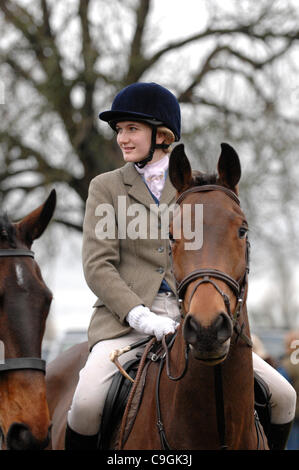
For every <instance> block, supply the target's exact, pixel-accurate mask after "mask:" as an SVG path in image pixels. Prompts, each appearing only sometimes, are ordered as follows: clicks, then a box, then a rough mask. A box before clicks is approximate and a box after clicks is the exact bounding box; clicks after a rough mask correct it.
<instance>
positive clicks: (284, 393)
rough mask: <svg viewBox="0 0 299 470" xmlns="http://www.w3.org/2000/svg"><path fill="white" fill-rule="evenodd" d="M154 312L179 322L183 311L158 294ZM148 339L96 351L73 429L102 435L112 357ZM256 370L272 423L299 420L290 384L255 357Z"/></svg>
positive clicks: (104, 344)
mask: <svg viewBox="0 0 299 470" xmlns="http://www.w3.org/2000/svg"><path fill="white" fill-rule="evenodd" d="M151 310H152V311H153V312H154V313H156V314H158V315H164V316H170V317H171V318H173V319H175V320H177V321H178V320H179V315H180V312H179V309H178V305H177V300H176V297H175V296H174V295H173V294H164V293H163V294H158V295H157V297H156V298H155V300H154V303H153V305H152V308H151ZM146 336H147V335H143V334H141V333H138V332H135V331H132V332H130V333H129V334H127V335H125V336H121V337H120V338H114V339H111V340H106V341H100V342H99V343H97V344H95V346H94V347H93V348H92V350H91V352H90V354H89V356H88V359H87V362H86V364H85V366H84V368H83V369H82V370H81V371H80V377H79V383H78V385H77V388H76V391H75V394H74V397H73V402H72V405H71V408H70V410H69V412H68V423H69V425H70V427H71V428H72V429H73V430H74V431H76V432H78V433H79V434H84V435H94V434H97V432H98V431H99V427H100V423H101V418H102V412H103V408H104V404H105V399H106V395H107V393H108V390H109V387H110V385H111V382H112V378H113V376H114V374H115V373H116V372H117V371H118V369H117V368H116V366H115V365H114V364H113V363H112V362H111V361H110V359H109V354H110V353H111V351H112V350H114V349H120V348H123V347H125V346H127V345H128V344H131V343H134V342H136V341H138V340H140V339H142V338H145V337H146ZM143 348H144V346H141V347H140V348H136V349H134V350H132V351H129V352H127V353H125V354H123V355H122V356H120V357H119V362H120V364H122V365H123V364H124V363H126V362H127V361H129V360H131V359H134V358H135V356H136V353H137V352H139V351H142V350H143ZM252 359H253V368H254V370H255V371H256V372H257V373H258V374H259V375H260V376H261V377H262V378H263V379H264V381H265V382H266V383H267V384H268V387H269V389H270V393H271V400H270V402H271V408H272V423H275V424H283V423H288V422H290V421H291V420H292V419H293V418H294V416H295V407H296V392H295V390H294V388H293V387H292V386H291V385H290V384H289V382H288V381H287V380H286V379H285V378H284V377H283V376H282V375H281V374H279V373H278V372H277V371H276V370H275V369H274V368H273V367H271V366H270V365H269V364H268V363H266V362H265V361H264V360H263V359H261V358H260V357H259V356H257V355H256V354H255V353H253V356H252Z"/></svg>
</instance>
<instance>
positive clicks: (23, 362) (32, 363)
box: [0, 249, 46, 373]
mask: <svg viewBox="0 0 299 470" xmlns="http://www.w3.org/2000/svg"><path fill="white" fill-rule="evenodd" d="M11 256H13V257H19V256H27V257H30V258H34V252H33V251H31V250H25V249H0V258H7V257H11ZM22 369H33V370H39V371H42V372H45V370H46V361H44V360H43V359H40V358H39V357H15V358H8V359H5V363H4V364H0V373H1V372H7V371H11V370H22Z"/></svg>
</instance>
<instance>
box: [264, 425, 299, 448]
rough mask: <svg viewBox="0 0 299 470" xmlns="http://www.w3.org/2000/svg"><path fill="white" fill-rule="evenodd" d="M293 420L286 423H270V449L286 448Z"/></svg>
mask: <svg viewBox="0 0 299 470" xmlns="http://www.w3.org/2000/svg"><path fill="white" fill-rule="evenodd" d="M292 424H293V421H291V422H290V423H285V424H273V423H270V425H269V429H268V432H267V439H268V445H269V448H270V450H284V449H285V448H286V445H287V442H288V438H289V435H290V431H291V428H292Z"/></svg>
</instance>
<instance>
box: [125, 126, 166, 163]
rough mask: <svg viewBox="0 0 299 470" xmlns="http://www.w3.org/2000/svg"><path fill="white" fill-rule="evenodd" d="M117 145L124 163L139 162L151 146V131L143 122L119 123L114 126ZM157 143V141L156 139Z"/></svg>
mask: <svg viewBox="0 0 299 470" xmlns="http://www.w3.org/2000/svg"><path fill="white" fill-rule="evenodd" d="M116 133H117V143H118V145H119V147H120V149H121V151H122V153H123V157H124V160H125V161H126V162H135V163H136V162H140V161H141V160H143V159H144V158H146V157H147V155H148V153H149V149H150V146H151V138H152V129H151V127H150V126H147V125H146V124H144V123H143V122H134V121H121V122H118V123H117V125H116ZM157 142H158V139H157Z"/></svg>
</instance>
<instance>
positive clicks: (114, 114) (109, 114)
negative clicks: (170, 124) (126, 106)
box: [99, 111, 163, 125]
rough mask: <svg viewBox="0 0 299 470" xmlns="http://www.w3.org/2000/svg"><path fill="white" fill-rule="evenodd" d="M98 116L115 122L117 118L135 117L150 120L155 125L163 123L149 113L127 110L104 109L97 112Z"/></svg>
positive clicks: (121, 119)
mask: <svg viewBox="0 0 299 470" xmlns="http://www.w3.org/2000/svg"><path fill="white" fill-rule="evenodd" d="M99 118H100V119H101V120H102V121H105V122H108V123H109V122H117V120H118V119H119V120H120V121H123V120H124V119H125V118H128V119H132V120H133V119H134V118H135V119H137V120H139V121H141V120H144V121H148V122H152V123H153V124H156V125H161V124H163V123H162V121H158V120H157V119H155V118H154V117H153V116H151V115H149V114H143V113H130V112H128V111H104V112H102V113H100V114H99Z"/></svg>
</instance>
